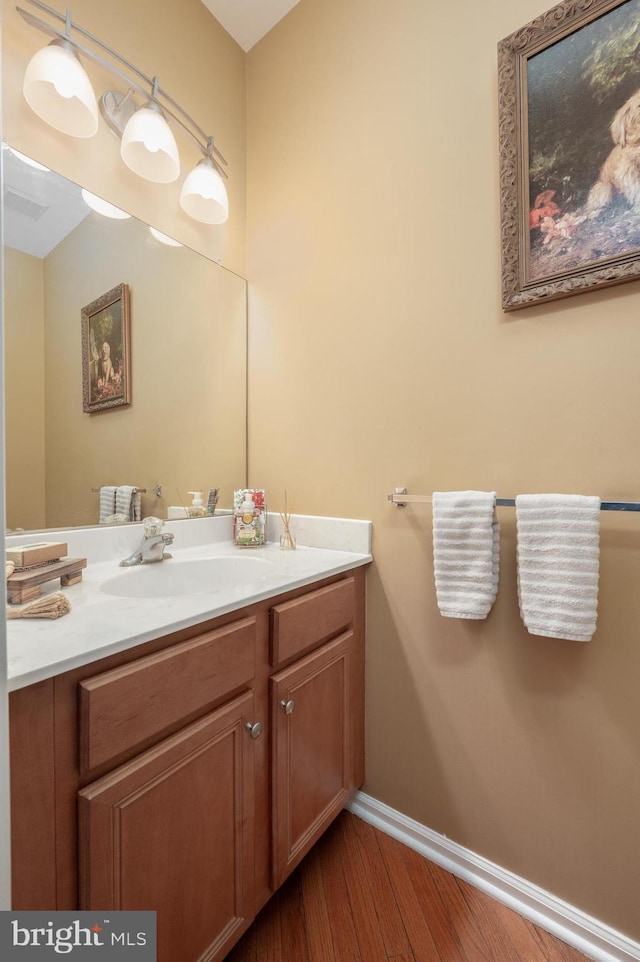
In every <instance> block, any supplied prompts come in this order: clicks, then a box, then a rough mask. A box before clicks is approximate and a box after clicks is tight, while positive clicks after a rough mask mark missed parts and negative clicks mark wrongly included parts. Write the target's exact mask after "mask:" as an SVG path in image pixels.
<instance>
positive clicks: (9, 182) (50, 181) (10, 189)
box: [2, 147, 246, 531]
mask: <svg viewBox="0 0 640 962" xmlns="http://www.w3.org/2000/svg"><path fill="white" fill-rule="evenodd" d="M2 161H3V179H4V196H3V213H4V244H5V247H4V319H5V411H6V445H7V449H6V461H7V479H6V501H7V527H8V529H9V530H10V531H16V530H20V529H22V530H34V529H42V528H51V527H56V528H59V527H65V528H66V527H70V526H75V525H91V524H97V523H98V521H99V518H100V494H99V491H100V488H102V487H103V486H105V485H134V486H136V487H138V488H140V489H145V488H146V493H143V494H142V514H143V516H144V515H147V514H155V515H158V516H160V517H167V509H168V507H169V506H170V505H171V506H172V505H179V506H180V505H186V504H189V503H190V500H191V499H190V496H189V495H188V493H187V492H188V491H192V490H203V491H204V496H205V500H206V492H207V490H208V489H209V488H214V487H216V488H219V490H220V502H219V505H220V506H231V502H232V494H233V489H234V488H237V487H242V486H244V485H245V484H246V282H245V280H244V278H241V277H239V276H237V275H235V274H233V273H231V272H230V271H228V270H226V269H224V268H223V267H221V266H219V265H218V264H214V263H212V262H211V261H210V260H208V259H207V258H205V257H203V256H202V255H200V254H197V253H195V252H194V251H192V250H188V249H187V248H185V247H181V246H170V245H168V244H167V243H165V242H163V241H162V240H159V239H157V237H156V236H154V235H153V234H152V233H151V232H150V230H149V228H148V227H147V226H146V225H145V224H142V223H140V222H139V221H137V220H135V219H134V218H133V217H129V218H126V219H113V218H110V217H107V216H103V215H101V214H98V213H96V212H95V211H94V210H92V209H91V208H90V207H89V206H87V203H86V202H85V200H84V199H83V197H82V196H81V191H80V188H79V187H78V186H77V185H75V184H72V183H70V182H69V181H67V180H65V179H64V178H62V177H60V176H59V175H57V174H55V173H54V172H52V171H47V170H43V169H36V168H34V167H33V166H31V165H30V164H28V163H26V162H25V160H24V159H23V158H21V156H20V155H16V153H15V152H14V151H12V150H11V149H10V148H8V149H7V148H6V147H5V149H3V151H2ZM161 236H162V235H161ZM165 240H168V239H167V238H165ZM121 284H126V285H127V286H128V291H129V300H130V344H129V347H130V356H131V403H130V404H128V405H120V406H117V407H112V408H108V409H106V410H98V411H94V412H92V413H85V412H84V411H83V350H82V337H81V335H82V321H81V316H82V311H83V309H84V308H86V307H87V305H90V304H93V303H95V302H96V301H98V302H99V299H100V298H101V297H102V296H103V295H104V294H106V293H107V292H109V291H111V290H113V289H115V288H116V287H118V286H119V285H121ZM108 321H109V319H108V318H107V322H108ZM118 349H119V348H118ZM159 484H160V485H162V493H161V494H160V495H159V494H158V493H157V491H156V486H157V485H159Z"/></svg>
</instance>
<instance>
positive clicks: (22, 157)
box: [8, 147, 51, 174]
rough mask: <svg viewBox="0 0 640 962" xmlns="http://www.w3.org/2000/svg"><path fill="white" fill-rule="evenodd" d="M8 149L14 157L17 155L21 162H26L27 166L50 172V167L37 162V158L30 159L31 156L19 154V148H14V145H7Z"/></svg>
mask: <svg viewBox="0 0 640 962" xmlns="http://www.w3.org/2000/svg"><path fill="white" fill-rule="evenodd" d="M8 149H9V150H10V151H11V153H12V154H13V156H14V157H17V158H18V160H21V161H22V163H23V164H26V165H27V166H28V167H34V168H35V169H36V170H43V171H45V173H47V174H50V173H51V168H50V167H45V166H44V164H39V163H38V161H37V160H32V159H31V157H27V155H26V154H21V153H20V151H19V150H16V149H15V147H9V148H8Z"/></svg>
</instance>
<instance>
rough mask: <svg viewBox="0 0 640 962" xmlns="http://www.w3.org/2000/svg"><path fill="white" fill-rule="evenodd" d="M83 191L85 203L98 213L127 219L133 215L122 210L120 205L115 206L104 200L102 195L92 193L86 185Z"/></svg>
mask: <svg viewBox="0 0 640 962" xmlns="http://www.w3.org/2000/svg"><path fill="white" fill-rule="evenodd" d="M81 193H82V199H83V200H84V202H85V204H88V205H89V207H90V208H91V210H95V212H96V214H102V215H103V216H104V217H113V218H114V220H125V218H127V217H131V214H127V213H126V211H124V210H120V208H119V207H114V205H113V204H110V203H109V201H107V200H103V199H102V197H97V196H96V195H95V194H92V193H91V191H89V190H85V188H84V187H83V188H82V191H81Z"/></svg>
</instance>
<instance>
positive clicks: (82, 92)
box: [22, 40, 98, 137]
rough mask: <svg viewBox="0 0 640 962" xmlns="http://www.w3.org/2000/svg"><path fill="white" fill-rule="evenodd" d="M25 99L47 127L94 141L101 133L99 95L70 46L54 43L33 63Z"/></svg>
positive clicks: (61, 41)
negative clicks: (91, 138) (99, 132)
mask: <svg viewBox="0 0 640 962" xmlns="http://www.w3.org/2000/svg"><path fill="white" fill-rule="evenodd" d="M22 92H23V93H24V98H25V100H26V101H27V103H28V104H29V106H30V107H31V109H32V110H33V112H34V113H36V114H37V115H38V117H40V118H41V119H42V120H44V121H45V123H47V124H49V125H50V126H51V127H55V129H56V130H59V131H61V132H62V133H63V134H69V136H70V137H93V135H94V134H95V133H96V132H97V130H98V104H97V102H96V95H95V94H94V92H93V88H92V86H91V83H90V81H89V78H88V77H87V75H86V73H85V72H84V69H83V67H82V64H81V63H80V61H79V60H78V57H77V55H76V53H75V51H74V49H73V47H72V46H71V45H70V44H69V43H65V41H64V40H53V41H52V42H51V43H50V44H49V45H48V46H46V47H43V48H42V50H38V52H37V53H36V54H34V56H33V57H32V58H31V60H30V61H29V66H28V67H27V70H26V73H25V75H24V81H23V84H22Z"/></svg>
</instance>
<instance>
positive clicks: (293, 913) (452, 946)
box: [225, 812, 586, 962]
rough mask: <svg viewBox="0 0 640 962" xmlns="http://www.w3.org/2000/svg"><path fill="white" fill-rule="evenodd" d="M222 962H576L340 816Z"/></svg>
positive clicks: (514, 917)
mask: <svg viewBox="0 0 640 962" xmlns="http://www.w3.org/2000/svg"><path fill="white" fill-rule="evenodd" d="M225 962H586V957H585V956H584V955H582V954H581V953H580V952H577V951H576V950H575V949H572V948H570V947H569V946H568V945H566V944H565V943H564V942H561V941H560V940H559V939H556V938H554V937H553V936H551V935H549V934H548V933H547V932H545V931H544V930H543V929H540V928H538V927H537V926H535V925H532V924H531V923H530V922H528V921H527V920H526V919H523V918H522V917H521V916H520V915H518V914H517V913H515V912H512V911H511V910H510V909H508V908H506V907H505V906H504V905H502V904H501V903H500V902H496V901H494V900H493V899H491V898H489V896H487V895H484V894H483V893H482V892H480V891H479V890H478V889H476V888H474V887H473V886H471V885H469V884H468V883H466V882H463V881H462V880H461V879H458V878H456V877H455V876H453V875H451V874H449V873H448V872H445V871H444V870H443V869H441V868H439V867H438V866H437V865H435V864H434V863H433V862H429V861H427V860H426V859H424V858H423V857H422V856H421V855H419V854H418V853H417V852H414V851H413V850H412V849H409V848H407V847H406V846H404V845H402V844H401V843H400V842H397V841H396V840H395V839H393V838H391V837H390V836H388V835H385V834H384V833H382V832H379V831H377V830H376V829H375V828H373V827H372V826H371V825H369V824H367V823H366V822H363V821H362V819H359V818H356V816H355V815H351V814H350V813H348V812H343V813H342V814H341V815H340V816H339V818H338V819H337V820H336V822H335V823H334V824H333V826H332V827H331V828H330V829H329V831H328V832H327V833H326V834H325V835H324V837H323V838H322V839H321V840H320V841H319V842H318V844H317V845H316V846H315V848H314V849H313V850H312V851H311V853H310V854H309V855H308V856H307V858H306V859H305V860H304V861H303V862H302V864H301V865H300V866H299V867H298V869H296V871H295V872H294V873H293V874H292V875H291V876H290V877H289V879H287V881H286V882H285V884H284V885H283V886H282V888H281V889H280V891H279V892H276V894H275V895H274V896H273V898H272V899H271V900H270V901H269V902H268V904H267V905H266V906H265V907H264V909H263V910H262V912H261V913H260V915H259V916H258V918H257V919H256V921H255V922H254V924H253V925H252V926H251V928H250V929H249V930H248V931H247V932H246V933H245V935H244V937H243V938H242V939H241V940H240V942H238V944H237V945H236V946H235V948H234V949H233V950H232V951H231V952H230V954H229V955H228V956H227V958H226V960H225Z"/></svg>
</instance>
